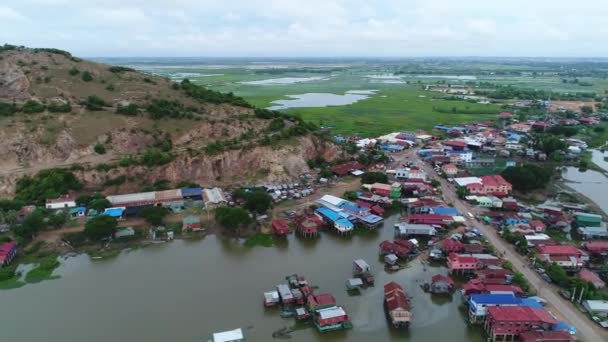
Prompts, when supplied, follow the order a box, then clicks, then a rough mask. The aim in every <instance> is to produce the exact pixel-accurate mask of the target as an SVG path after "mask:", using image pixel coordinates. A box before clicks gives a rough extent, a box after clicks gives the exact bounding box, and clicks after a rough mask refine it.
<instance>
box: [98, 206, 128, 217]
mask: <svg viewBox="0 0 608 342" xmlns="http://www.w3.org/2000/svg"><path fill="white" fill-rule="evenodd" d="M123 212H124V209H123V208H107V209H106V210H104V212H103V214H104V215H108V216H111V217H121V216H122V213H123Z"/></svg>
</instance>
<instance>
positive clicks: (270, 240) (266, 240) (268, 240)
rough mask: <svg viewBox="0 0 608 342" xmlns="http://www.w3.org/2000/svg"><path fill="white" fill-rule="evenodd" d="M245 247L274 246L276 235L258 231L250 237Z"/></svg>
mask: <svg viewBox="0 0 608 342" xmlns="http://www.w3.org/2000/svg"><path fill="white" fill-rule="evenodd" d="M244 245H245V247H255V246H263V247H272V246H274V237H273V236H272V235H271V234H262V233H257V234H255V235H254V236H252V237H250V238H248V239H247V240H246V241H245V243H244Z"/></svg>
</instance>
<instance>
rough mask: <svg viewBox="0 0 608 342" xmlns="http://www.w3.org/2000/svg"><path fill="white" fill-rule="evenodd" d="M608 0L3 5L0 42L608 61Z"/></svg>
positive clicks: (262, 53) (170, 50) (90, 50)
mask: <svg viewBox="0 0 608 342" xmlns="http://www.w3.org/2000/svg"><path fill="white" fill-rule="evenodd" d="M607 37H608V1H606V0H578V1H572V0H508V1H499V0H459V1H457V0H16V1H9V0H4V1H0V44H2V43H10V44H16V45H25V46H29V47H54V48H59V49H64V50H68V51H70V52H72V53H73V54H75V55H77V56H82V57H102V56H107V57H111V56H116V57H128V56H145V57H160V56H167V57H178V56H191V57H347V56H351V57H427V56H505V57H522V56H524V57H608V44H606V38H607Z"/></svg>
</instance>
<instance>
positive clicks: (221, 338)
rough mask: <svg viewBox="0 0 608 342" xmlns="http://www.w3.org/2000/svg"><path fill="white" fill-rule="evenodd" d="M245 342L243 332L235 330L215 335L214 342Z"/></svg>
mask: <svg viewBox="0 0 608 342" xmlns="http://www.w3.org/2000/svg"><path fill="white" fill-rule="evenodd" d="M241 341H245V339H244V336H243V330H241V329H240V328H239V329H234V330H229V331H223V332H219V333H214V334H213V342H241Z"/></svg>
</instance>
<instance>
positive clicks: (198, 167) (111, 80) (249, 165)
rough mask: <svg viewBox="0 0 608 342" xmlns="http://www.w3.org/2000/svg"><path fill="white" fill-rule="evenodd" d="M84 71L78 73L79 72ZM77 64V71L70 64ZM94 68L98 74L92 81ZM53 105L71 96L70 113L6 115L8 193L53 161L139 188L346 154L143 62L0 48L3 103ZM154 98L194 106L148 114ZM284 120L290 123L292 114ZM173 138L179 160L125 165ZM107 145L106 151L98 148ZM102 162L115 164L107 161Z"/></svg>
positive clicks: (274, 174) (89, 182) (248, 177)
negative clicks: (130, 107)
mask: <svg viewBox="0 0 608 342" xmlns="http://www.w3.org/2000/svg"><path fill="white" fill-rule="evenodd" d="M75 70H77V71H78V73H76V72H75ZM70 71H72V72H70ZM85 72H88V73H89V74H90V75H91V76H92V80H88V81H86V80H85V79H84V78H83V74H84V73H85ZM89 96H96V97H99V98H101V99H102V100H103V101H104V102H105V103H106V105H105V106H104V107H103V108H102V109H101V110H89V109H87V108H86V106H85V102H86V99H87V97H89ZM31 100H33V101H37V102H39V103H42V104H45V105H47V106H48V105H49V104H53V103H55V104H58V103H66V102H67V103H69V104H70V105H71V107H72V109H71V111H70V112H69V113H52V112H49V111H48V110H44V111H43V112H40V113H29V114H28V113H24V112H22V111H21V112H16V113H14V114H11V115H4V116H2V115H0V195H5V196H8V195H10V194H12V193H13V191H14V187H15V182H16V180H17V179H18V178H19V177H22V176H23V175H31V174H34V173H36V172H38V171H40V170H42V169H46V168H54V167H69V166H73V165H80V166H83V167H84V169H83V168H81V167H78V171H77V172H78V176H79V177H80V178H81V179H82V180H83V181H84V182H85V185H86V186H89V187H91V188H99V186H101V185H102V184H103V183H104V182H106V181H107V180H110V179H114V178H116V177H120V176H125V177H126V178H127V181H126V182H125V183H124V184H122V185H120V186H119V188H114V189H110V190H112V191H126V190H137V189H138V188H140V187H141V186H142V184H150V182H156V181H159V180H169V181H170V182H172V183H179V182H181V181H194V182H200V183H201V184H203V185H231V184H236V183H251V182H264V181H272V180H287V179H291V178H294V177H297V176H298V175H299V174H301V173H303V172H307V171H308V167H307V165H306V160H308V159H312V158H316V157H319V156H323V157H325V158H327V159H329V160H333V159H336V158H339V157H341V156H342V152H341V151H339V150H338V149H337V148H336V146H334V145H333V144H331V143H328V142H325V141H323V140H321V139H319V138H317V137H314V136H313V135H311V134H304V135H298V136H296V137H291V138H288V137H284V138H283V139H278V140H277V139H275V140H274V141H273V142H272V143H265V144H262V143H260V142H261V141H262V139H263V138H266V139H267V140H268V138H276V137H277V136H281V134H282V133H283V131H281V130H278V131H276V130H275V131H273V130H272V129H271V128H270V127H269V125H270V123H271V120H269V119H262V118H258V117H256V116H255V115H254V111H253V109H252V108H248V107H247V106H236V105H232V104H230V103H219V104H213V103H209V102H206V101H203V100H200V99H197V98H193V97H191V96H189V95H188V94H187V93H186V92H185V91H184V90H183V89H180V87H176V86H175V84H174V82H172V81H170V80H167V79H164V78H161V77H156V76H152V75H147V74H143V73H139V72H135V71H129V70H127V71H120V72H113V71H112V70H111V69H110V66H109V65H104V64H99V63H94V62H89V61H85V60H80V59H77V58H74V57H72V56H71V55H69V54H62V53H53V52H49V51H39V50H34V49H17V50H7V51H6V50H5V51H2V50H1V49H0V102H2V103H4V104H10V103H15V104H16V105H17V107H21V106H22V105H23V104H24V103H26V102H27V101H31ZM154 100H167V101H174V102H177V103H179V104H180V105H182V106H183V108H186V109H187V111H188V113H190V114H189V115H187V116H184V117H182V118H179V119H157V120H153V119H152V118H150V115H149V113H148V112H147V111H146V109H145V108H146V106H148V105H149V104H150V103H152V102H153V101H154ZM127 104H137V105H138V106H139V108H140V109H139V112H138V114H137V115H135V116H127V115H123V114H117V113H116V107H117V106H118V105H127ZM284 121H285V127H291V126H292V124H293V123H292V122H291V121H290V120H289V119H288V118H286V119H285V120H284ZM229 141H232V143H234V142H236V147H231V148H229V149H224V150H222V151H220V152H214V153H211V152H209V153H206V152H205V147H206V146H208V145H209V144H211V143H214V142H221V143H223V142H229ZM167 142H169V145H170V146H172V149H171V151H170V153H171V154H172V155H173V156H174V158H173V161H172V162H170V163H168V164H165V165H162V166H156V167H144V166H141V165H139V166H126V167H117V165H118V161H120V160H121V159H124V158H126V157H127V156H139V155H141V154H142V153H144V152H145V151H147V150H149V149H151V148H156V147H158V146H161V145H163V144H165V145H167ZM96 144H102V145H104V146H105V148H106V150H107V152H106V153H105V154H97V153H95V151H94V146H95V145H96ZM99 164H113V165H114V167H112V168H111V169H109V170H102V169H103V168H100V167H98V166H99Z"/></svg>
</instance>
